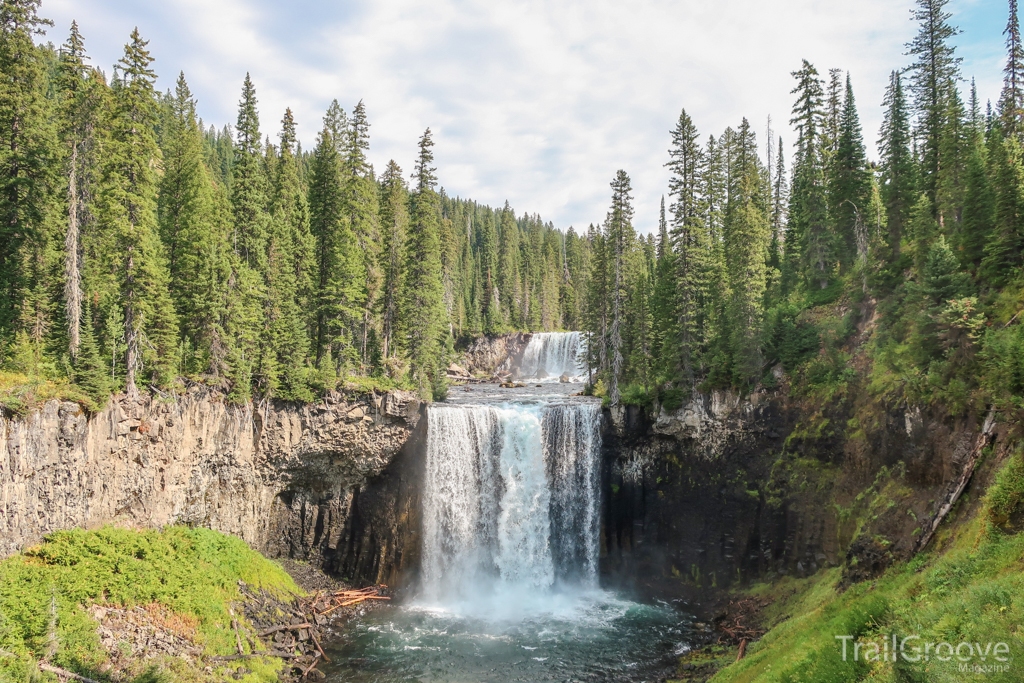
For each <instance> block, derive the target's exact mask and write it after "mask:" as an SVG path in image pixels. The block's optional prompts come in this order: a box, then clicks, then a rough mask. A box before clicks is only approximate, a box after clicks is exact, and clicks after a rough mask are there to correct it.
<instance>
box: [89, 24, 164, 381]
mask: <svg viewBox="0 0 1024 683" xmlns="http://www.w3.org/2000/svg"><path fill="white" fill-rule="evenodd" d="M146 45H147V42H146V41H144V40H143V39H142V37H141V36H140V35H139V31H138V29H135V30H134V31H132V35H131V42H129V43H128V44H127V45H125V54H124V57H122V58H121V60H120V61H119V62H118V69H117V70H118V72H119V76H118V80H117V86H116V87H115V89H114V102H113V106H114V111H113V115H112V117H111V121H110V132H109V135H110V137H109V140H108V141H107V143H106V146H105V149H104V156H105V159H104V167H103V179H102V185H101V188H100V190H99V196H98V206H97V214H98V215H97V220H98V222H99V224H100V229H101V230H105V231H109V232H110V234H112V235H113V236H114V238H115V244H116V252H115V253H114V254H111V255H110V256H109V258H110V260H111V262H113V263H114V264H116V271H115V278H116V281H117V284H118V288H119V301H120V303H121V306H122V309H123V312H124V330H125V347H126V349H125V372H126V376H125V381H126V386H127V390H128V397H129V399H132V400H134V399H135V398H137V397H138V388H137V384H136V379H137V376H138V372H139V370H140V369H143V368H148V369H149V371H150V372H149V376H150V379H151V381H153V382H155V383H156V384H159V385H166V384H168V383H169V382H170V381H171V380H172V379H173V377H174V374H175V370H176V369H177V363H176V356H177V347H178V344H177V337H178V321H177V316H176V314H175V311H174V305H173V303H172V301H171V297H170V291H169V288H168V280H169V277H168V274H167V264H166V262H165V260H164V257H163V253H162V248H161V245H160V240H159V237H158V234H157V216H156V195H157V184H158V180H157V176H156V172H155V170H154V169H155V167H156V166H157V164H158V163H159V160H160V149H159V147H158V146H157V141H156V134H155V130H154V128H155V126H156V122H157V115H156V114H157V113H156V100H155V98H154V92H153V82H154V80H155V74H154V72H153V71H152V70H151V69H150V64H152V62H153V59H152V57H150V54H149V51H148V50H146Z"/></svg>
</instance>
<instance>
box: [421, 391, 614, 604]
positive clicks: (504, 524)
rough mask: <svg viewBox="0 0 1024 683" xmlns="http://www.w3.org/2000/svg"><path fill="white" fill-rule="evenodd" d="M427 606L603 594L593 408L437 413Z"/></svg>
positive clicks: (427, 498) (430, 470)
mask: <svg viewBox="0 0 1024 683" xmlns="http://www.w3.org/2000/svg"><path fill="white" fill-rule="evenodd" d="M427 420H428V423H427V462H426V481H425V486H424V508H423V512H424V519H423V551H424V552H423V586H422V588H423V590H422V594H423V597H424V598H425V599H427V600H430V601H437V602H446V603H450V602H453V601H454V602H458V601H462V600H471V599H474V598H479V597H480V596H481V595H482V594H486V595H488V596H495V595H509V596H510V597H511V596H514V595H515V594H517V593H522V594H531V595H534V594H536V593H537V591H538V590H540V591H547V590H550V589H552V588H554V587H556V586H561V587H581V588H587V587H595V586H596V585H597V560H598V534H599V509H598V506H599V490H598V483H599V482H598V457H599V451H600V447H601V431H600V406H599V405H598V404H596V403H569V404H548V405H544V404H529V403H523V404H499V405H479V406H474V405H468V406H432V407H431V408H430V409H429V410H428V412H427Z"/></svg>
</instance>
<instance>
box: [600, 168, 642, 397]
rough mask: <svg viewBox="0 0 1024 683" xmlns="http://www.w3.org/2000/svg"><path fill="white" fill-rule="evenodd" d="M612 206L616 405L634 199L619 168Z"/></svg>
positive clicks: (609, 238) (608, 225) (612, 391)
mask: <svg viewBox="0 0 1024 683" xmlns="http://www.w3.org/2000/svg"><path fill="white" fill-rule="evenodd" d="M611 188H612V205H611V209H610V210H609V211H608V217H607V218H606V219H605V224H604V232H605V240H606V242H607V245H608V247H607V248H608V255H609V257H610V261H611V263H610V270H611V281H612V286H611V322H610V326H609V329H608V347H609V352H610V354H611V359H610V361H611V375H610V380H611V385H610V386H609V391H608V396H609V398H610V399H611V402H612V405H617V404H618V403H619V399H620V398H621V393H620V387H619V383H620V381H621V380H622V371H623V367H624V363H625V357H624V356H623V339H622V333H623V329H622V328H623V318H624V317H625V315H626V311H625V304H626V298H627V296H628V290H627V272H626V269H627V259H628V257H629V251H630V249H631V248H632V247H633V240H634V238H635V234H634V232H633V198H632V197H631V196H630V192H632V187H631V186H630V181H629V176H628V175H627V174H626V172H625V171H623V170H619V171H618V172H617V173H616V174H615V179H614V180H612V182H611Z"/></svg>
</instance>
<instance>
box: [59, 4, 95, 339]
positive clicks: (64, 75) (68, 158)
mask: <svg viewBox="0 0 1024 683" xmlns="http://www.w3.org/2000/svg"><path fill="white" fill-rule="evenodd" d="M86 62H87V57H86V56H85V43H84V41H83V39H82V36H81V34H80V33H79V31H78V24H76V23H75V22H71V32H70V35H69V36H68V40H67V42H66V43H64V45H63V46H62V47H61V50H60V60H59V66H58V72H57V78H56V87H57V91H58V92H57V97H58V101H59V110H58V113H59V121H60V124H59V131H58V135H59V137H60V141H61V143H62V145H63V152H64V155H65V161H64V169H63V170H64V175H65V177H66V178H67V229H66V231H65V233H64V318H65V324H66V325H67V337H68V355H69V356H70V357H71V358H72V359H74V358H75V357H76V356H77V355H78V347H79V343H80V331H81V325H82V322H81V321H82V298H83V296H82V256H83V247H82V233H83V231H87V230H88V223H89V220H90V213H89V202H88V199H89V197H91V196H92V195H93V194H94V191H95V184H96V168H97V159H96V155H97V149H98V144H97V139H96V127H97V124H98V121H99V117H100V113H101V107H102V106H103V95H104V94H105V93H104V90H105V89H106V87H105V84H104V83H102V81H101V80H99V79H98V78H97V77H96V74H95V72H94V71H93V70H92V69H90V68H89V67H88V66H87V64H86Z"/></svg>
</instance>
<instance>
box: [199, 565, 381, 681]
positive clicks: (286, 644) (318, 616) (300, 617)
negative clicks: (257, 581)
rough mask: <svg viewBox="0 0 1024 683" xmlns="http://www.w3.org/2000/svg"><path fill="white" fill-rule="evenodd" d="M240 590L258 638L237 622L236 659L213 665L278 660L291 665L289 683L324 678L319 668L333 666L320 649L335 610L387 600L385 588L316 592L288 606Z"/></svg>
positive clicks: (241, 587) (336, 612)
mask: <svg viewBox="0 0 1024 683" xmlns="http://www.w3.org/2000/svg"><path fill="white" fill-rule="evenodd" d="M239 588H240V590H241V592H242V595H243V596H244V597H245V598H246V600H245V602H244V603H243V610H244V613H245V616H246V618H247V619H248V620H249V622H250V623H251V624H252V625H253V627H254V628H255V629H256V632H255V633H250V632H249V631H248V630H244V629H241V628H239V624H238V622H237V621H234V622H233V623H232V626H233V627H234V629H235V635H236V641H237V644H238V654H236V655H228V656H226V657H218V658H217V659H218V660H219V661H231V660H238V659H247V658H249V657H253V656H261V655H269V656H273V657H280V658H281V659H284V660H285V661H286V662H287V663H288V664H289V666H290V672H289V674H287V675H289V676H290V677H291V680H293V681H300V680H321V679H323V678H324V674H323V672H321V671H320V670H319V669H317V666H318V665H319V664H320V663H322V662H330V661H331V660H330V658H329V657H328V656H327V653H325V652H324V649H323V646H322V645H321V640H322V638H323V635H324V634H323V627H324V626H326V625H328V624H329V623H330V622H331V620H332V618H333V617H334V616H336V615H338V614H339V608H342V607H353V606H355V605H358V604H360V603H362V602H364V601H366V600H390V598H388V597H387V596H385V595H384V592H385V591H386V590H387V586H371V587H369V588H363V589H360V590H339V591H334V592H324V591H317V592H316V593H314V594H313V595H312V596H310V597H307V598H298V599H296V600H294V601H292V602H283V601H281V600H278V599H276V598H274V597H273V596H271V595H268V594H267V593H264V592H263V591H259V592H255V591H253V590H251V589H249V588H248V587H247V586H244V585H241V584H240V586H239ZM243 639H245V640H246V641H247V642H248V643H249V645H250V648H251V652H252V653H253V654H246V653H245V651H244V648H243V645H242V640H243Z"/></svg>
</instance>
